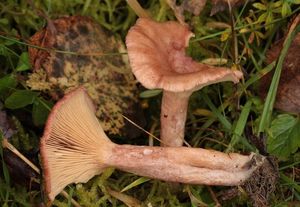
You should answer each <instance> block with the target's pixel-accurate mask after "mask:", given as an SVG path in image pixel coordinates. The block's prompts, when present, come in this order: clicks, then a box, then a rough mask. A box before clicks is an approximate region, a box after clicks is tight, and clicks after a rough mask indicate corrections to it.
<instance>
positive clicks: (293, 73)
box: [260, 33, 300, 113]
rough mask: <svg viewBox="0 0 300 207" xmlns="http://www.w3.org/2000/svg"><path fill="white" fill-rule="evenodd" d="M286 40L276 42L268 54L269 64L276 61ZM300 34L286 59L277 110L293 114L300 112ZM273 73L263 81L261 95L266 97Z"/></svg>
mask: <svg viewBox="0 0 300 207" xmlns="http://www.w3.org/2000/svg"><path fill="white" fill-rule="evenodd" d="M284 39H285V38H282V39H281V40H279V41H278V42H276V43H275V44H274V45H273V46H272V47H271V49H270V50H269V51H268V52H267V62H268V63H271V62H273V61H275V60H276V59H277V58H278V56H279V54H280V52H281V49H282V44H283V41H284ZM299 54H300V33H298V34H297V35H296V36H295V38H294V40H293V42H292V44H291V46H290V48H289V50H288V52H287V55H286V57H285V60H284V63H283V68H282V72H281V77H280V82H279V85H278V89H277V96H276V102H275V106H274V107H275V108H277V109H280V110H283V111H286V112H292V113H299V112H300V87H299V86H300V67H299V66H300V58H299ZM272 77H273V73H269V74H267V75H266V76H264V77H263V78H262V80H261V84H260V85H261V95H262V96H263V97H264V96H265V95H266V93H267V92H268V90H269V86H270V83H271V81H272Z"/></svg>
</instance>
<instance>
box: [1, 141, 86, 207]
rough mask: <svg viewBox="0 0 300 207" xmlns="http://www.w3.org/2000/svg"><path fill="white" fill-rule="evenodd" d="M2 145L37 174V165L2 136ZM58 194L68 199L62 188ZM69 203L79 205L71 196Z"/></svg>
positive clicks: (77, 206)
mask: <svg viewBox="0 0 300 207" xmlns="http://www.w3.org/2000/svg"><path fill="white" fill-rule="evenodd" d="M2 146H3V148H6V149H8V150H10V151H11V152H12V153H14V154H15V155H17V156H18V157H19V158H20V159H21V160H23V161H24V162H25V163H26V164H27V165H29V166H30V167H31V168H32V169H33V170H34V171H35V172H36V173H38V174H40V173H41V172H40V169H39V168H38V167H37V166H35V165H34V164H33V163H32V162H31V161H30V160H28V159H27V158H26V157H25V156H24V155H23V154H22V153H21V152H19V150H17V148H15V146H13V145H12V144H11V143H9V142H8V141H7V139H6V138H3V140H2ZM60 194H61V195H63V196H64V197H65V198H66V199H69V194H68V193H67V192H66V191H64V190H63V191H62V192H61V193H60ZM71 203H72V204H73V205H74V206H75V207H81V206H80V205H79V203H77V201H75V200H74V199H73V198H71Z"/></svg>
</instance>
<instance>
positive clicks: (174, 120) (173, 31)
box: [126, 18, 243, 146]
mask: <svg viewBox="0 0 300 207" xmlns="http://www.w3.org/2000/svg"><path fill="white" fill-rule="evenodd" d="M192 36H193V33H192V32H191V31H190V30H189V29H188V28H187V27H186V26H184V25H181V24H179V23H177V22H173V21H169V22H164V23H159V22H155V21H153V20H150V19H147V18H139V19H138V20H137V22H136V25H135V26H133V27H132V28H131V29H130V30H129V32H128V34H127V37H126V45H127V50H128V56H129V61H130V65H131V68H132V72H133V73H134V75H135V77H136V78H137V80H138V81H139V82H140V83H141V84H142V85H143V86H144V87H146V88H148V89H155V88H160V89H163V98H162V106H161V116H160V121H161V140H162V143H163V144H164V145H165V146H182V144H183V140H184V127H185V121H186V114H187V107H188V100H189V97H190V95H191V94H192V93H193V92H194V91H196V90H199V89H201V88H203V87H204V86H207V85H210V84H213V83H218V82H223V81H232V82H234V83H237V82H238V81H239V79H241V78H242V76H243V75H242V73H241V72H240V71H235V70H229V69H228V68H224V67H213V66H209V65H205V64H201V63H198V62H195V61H194V60H192V58H191V57H188V56H186V54H185V48H186V47H187V45H188V42H189V39H190V38H191V37H192Z"/></svg>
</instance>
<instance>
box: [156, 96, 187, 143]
mask: <svg viewBox="0 0 300 207" xmlns="http://www.w3.org/2000/svg"><path fill="white" fill-rule="evenodd" d="M190 95H191V92H178V93H174V92H169V91H164V92H163V97H162V104H161V114H160V124H161V132H160V133H161V140H162V145H163V146H168V147H179V146H182V144H183V140H184V127H185V121H186V114H187V107H188V100H189V97H190Z"/></svg>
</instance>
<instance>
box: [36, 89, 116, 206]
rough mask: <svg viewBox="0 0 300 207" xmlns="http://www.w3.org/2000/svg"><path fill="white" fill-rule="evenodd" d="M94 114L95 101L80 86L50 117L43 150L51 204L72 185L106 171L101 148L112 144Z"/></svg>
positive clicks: (43, 141)
mask: <svg viewBox="0 0 300 207" xmlns="http://www.w3.org/2000/svg"><path fill="white" fill-rule="evenodd" d="M94 112H95V108H94V105H93V103H92V101H91V98H90V97H89V96H88V95H87V92H86V91H85V90H84V89H83V88H82V87H80V88H78V89H76V90H73V91H72V92H70V93H68V94H67V95H65V96H64V98H63V99H61V100H60V101H58V102H57V103H56V105H55V106H54V107H53V109H52V111H51V113H50V115H49V117H48V120H47V123H46V126H45V130H44V135H43V137H42V138H41V143H40V151H41V158H42V167H43V177H44V183H45V191H46V194H47V196H48V198H49V199H50V201H53V200H54V198H55V196H56V195H57V194H58V193H60V192H61V191H62V190H63V189H64V188H65V187H66V186H67V185H68V184H70V183H79V182H87V181H88V180H89V179H91V178H92V177H93V176H95V175H97V174H100V173H101V172H102V170H103V168H104V166H103V165H102V164H101V163H103V156H104V153H105V152H103V151H105V150H104V149H102V147H101V146H105V145H109V143H111V142H110V140H109V139H108V137H107V136H106V135H105V133H104V131H103V129H102V128H101V126H100V124H99V121H98V119H97V118H96V116H95V115H94Z"/></svg>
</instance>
